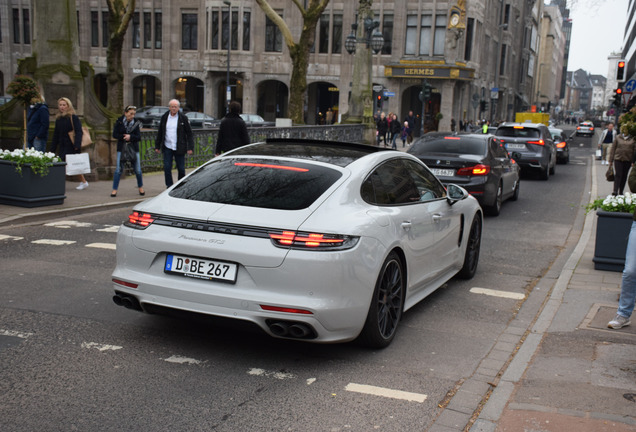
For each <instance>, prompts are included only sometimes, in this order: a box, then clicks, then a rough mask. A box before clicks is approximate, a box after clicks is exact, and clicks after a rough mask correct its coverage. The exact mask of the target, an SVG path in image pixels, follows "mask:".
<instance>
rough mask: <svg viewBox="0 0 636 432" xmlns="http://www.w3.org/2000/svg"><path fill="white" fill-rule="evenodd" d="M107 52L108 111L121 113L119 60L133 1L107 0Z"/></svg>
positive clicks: (121, 73)
mask: <svg viewBox="0 0 636 432" xmlns="http://www.w3.org/2000/svg"><path fill="white" fill-rule="evenodd" d="M107 4H108V28H109V31H110V35H109V39H108V50H107V51H106V83H107V85H108V104H107V105H108V109H109V110H111V111H113V112H121V111H123V109H124V87H123V81H124V67H123V62H122V59H121V53H122V47H123V46H124V37H125V36H126V31H127V30H128V24H129V23H130V20H131V18H132V16H133V13H134V11H135V0H107Z"/></svg>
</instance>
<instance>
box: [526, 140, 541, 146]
mask: <svg viewBox="0 0 636 432" xmlns="http://www.w3.org/2000/svg"><path fill="white" fill-rule="evenodd" d="M528 144H538V145H545V142H544V141H543V140H539V141H528Z"/></svg>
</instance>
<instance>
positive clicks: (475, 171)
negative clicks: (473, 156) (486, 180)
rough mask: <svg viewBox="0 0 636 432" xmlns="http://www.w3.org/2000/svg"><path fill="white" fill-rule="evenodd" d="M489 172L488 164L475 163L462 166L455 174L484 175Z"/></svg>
mask: <svg viewBox="0 0 636 432" xmlns="http://www.w3.org/2000/svg"><path fill="white" fill-rule="evenodd" d="M489 172H490V165H484V164H477V165H474V166H470V167H464V168H460V169H458V170H457V173H456V174H455V175H458V176H484V175H487V174H488V173H489Z"/></svg>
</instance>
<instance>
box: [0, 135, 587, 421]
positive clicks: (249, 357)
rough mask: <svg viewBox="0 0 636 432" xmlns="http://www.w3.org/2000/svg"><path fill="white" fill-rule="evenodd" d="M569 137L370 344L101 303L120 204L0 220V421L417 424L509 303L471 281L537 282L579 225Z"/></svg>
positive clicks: (578, 168)
mask: <svg viewBox="0 0 636 432" xmlns="http://www.w3.org/2000/svg"><path fill="white" fill-rule="evenodd" d="M571 145H572V150H571V158H570V160H571V162H570V164H568V165H557V167H556V175H555V176H553V177H551V178H550V179H549V180H548V181H543V180H538V179H537V178H536V177H533V176H524V178H523V179H522V183H521V194H520V197H519V200H518V201H516V202H506V203H504V205H503V208H502V212H501V214H500V216H499V217H487V218H486V219H485V228H484V238H483V243H482V254H481V260H480V265H479V270H478V273H477V275H476V276H475V278H474V279H472V280H470V281H460V280H452V281H450V282H449V283H448V284H447V285H446V286H445V287H444V288H442V289H440V290H438V291H437V292H436V293H434V294H433V295H431V296H430V297H429V298H427V299H425V300H424V301H423V302H422V303H420V304H419V305H417V306H416V307H414V308H412V309H411V310H409V311H408V312H407V313H406V314H405V317H404V319H403V321H402V323H401V326H400V329H399V332H398V335H397V337H396V339H395V341H394V342H393V344H392V345H391V346H390V347H389V348H387V349H384V350H379V351H372V350H368V349H365V348H362V347H360V346H358V345H356V344H355V343H349V344H337V345H314V344H307V343H299V342H293V341H284V340H277V339H273V338H270V337H269V336H266V335H264V334H263V333H261V332H260V331H259V330H257V329H254V328H252V327H250V326H248V325H243V324H241V323H237V322H234V321H221V320H216V319H210V318H207V317H193V316H185V317H182V316H179V317H177V316H175V317H165V316H157V315H145V314H142V313H139V312H134V311H130V310H127V309H124V308H121V307H118V306H115V305H114V303H113V302H112V300H111V297H112V292H113V289H112V284H111V283H110V274H111V271H112V269H113V268H114V264H115V251H114V249H113V245H114V242H115V237H116V228H117V226H118V225H119V224H120V223H121V221H122V220H124V219H125V217H126V215H127V213H128V211H127V210H113V211H111V212H107V213H100V214H91V215H83V216H78V217H75V218H65V219H64V221H51V223H52V224H51V223H39V224H33V225H26V226H19V227H11V228H1V229H0V271H1V272H2V274H3V282H2V284H1V285H0V364H1V365H2V368H1V369H0V429H1V430H3V431H25V430H43V431H49V430H80V431H88V430H100V431H110V430H113V431H115V430H116V431H121V430H139V431H150V430H152V431H164V430H188V431H198V430H201V431H209V430H215V431H242V430H252V431H281V430H289V431H368V430H374V429H376V430H382V431H405V430H426V429H427V428H428V427H429V426H430V425H431V424H432V423H433V422H434V420H435V418H436V417H437V416H438V415H439V414H440V412H441V411H442V410H443V407H444V405H445V403H446V402H447V401H448V400H449V399H450V398H451V397H452V396H453V393H454V390H455V389H456V387H457V386H458V384H460V383H461V382H462V381H463V380H465V379H466V378H467V377H469V376H470V375H471V374H472V373H473V372H474V370H475V369H476V367H477V366H478V365H479V363H480V361H481V360H482V359H483V358H484V357H485V356H486V355H487V354H488V352H489V351H490V350H491V349H492V347H493V345H494V344H495V343H496V341H497V338H498V337H499V335H500V334H501V332H502V331H503V330H504V329H505V327H506V325H507V324H508V322H509V321H510V320H511V319H512V317H513V316H514V315H515V313H516V312H517V310H518V308H519V306H520V305H521V301H522V300H515V299H510V298H504V297H500V296H493V295H486V294H482V293H481V292H483V290H481V291H480V290H475V288H482V289H490V290H494V291H496V292H502V291H503V292H506V293H513V294H524V293H526V292H528V291H529V290H532V289H541V287H540V286H537V281H538V280H539V278H541V277H542V276H543V275H544V274H545V273H546V272H547V271H549V270H550V269H551V267H552V269H554V266H555V265H556V266H558V265H559V261H558V256H559V253H560V252H561V251H562V250H563V249H567V248H569V247H571V245H572V243H573V240H574V239H577V238H578V233H579V230H580V224H579V220H580V207H581V204H582V201H583V199H584V198H585V199H587V196H584V195H585V192H584V187H585V173H586V164H587V163H589V155H590V154H591V153H592V145H591V139H590V138H574V139H573V141H572V144H571ZM68 221H72V223H71V222H68ZM555 261H556V262H555ZM369 392H372V393H375V394H369Z"/></svg>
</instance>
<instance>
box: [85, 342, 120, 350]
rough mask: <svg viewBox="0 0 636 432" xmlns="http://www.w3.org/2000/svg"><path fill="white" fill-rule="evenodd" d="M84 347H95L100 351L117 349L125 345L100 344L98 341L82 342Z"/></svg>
mask: <svg viewBox="0 0 636 432" xmlns="http://www.w3.org/2000/svg"><path fill="white" fill-rule="evenodd" d="M82 348H89V349H90V348H95V349H97V350H99V351H117V350H120V349H122V348H123V347H120V346H117V345H106V344H98V343H97V342H82Z"/></svg>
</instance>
